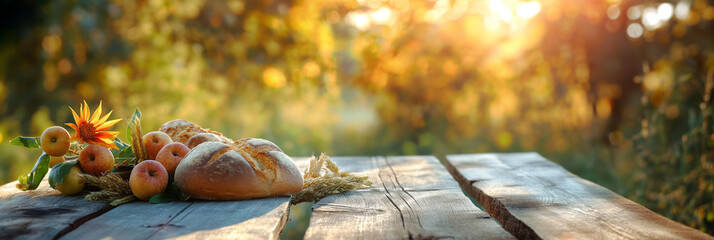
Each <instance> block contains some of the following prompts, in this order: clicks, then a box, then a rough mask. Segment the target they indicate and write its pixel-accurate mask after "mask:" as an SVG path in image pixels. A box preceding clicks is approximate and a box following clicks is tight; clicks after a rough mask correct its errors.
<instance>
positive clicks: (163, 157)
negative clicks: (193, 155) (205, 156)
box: [156, 142, 190, 177]
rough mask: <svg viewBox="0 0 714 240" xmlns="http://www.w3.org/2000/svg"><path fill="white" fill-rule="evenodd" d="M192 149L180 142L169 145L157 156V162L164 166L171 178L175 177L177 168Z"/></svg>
mask: <svg viewBox="0 0 714 240" xmlns="http://www.w3.org/2000/svg"><path fill="white" fill-rule="evenodd" d="M188 151H190V149H188V147H186V145H183V143H180V142H174V143H169V144H166V146H164V148H162V149H161V151H159V154H157V155H156V161H158V162H160V163H161V165H164V167H165V168H166V171H167V172H168V173H169V176H171V177H173V176H174V172H175V171H176V166H178V164H179V163H180V162H181V160H182V159H183V157H185V156H186V153H188Z"/></svg>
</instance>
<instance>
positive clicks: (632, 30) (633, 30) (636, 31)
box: [627, 23, 644, 38]
mask: <svg viewBox="0 0 714 240" xmlns="http://www.w3.org/2000/svg"><path fill="white" fill-rule="evenodd" d="M643 33H644V29H643V28H642V25H640V24H639V23H631V24H630V25H629V26H627V36H629V37H631V38H638V37H641V36H642V34H643Z"/></svg>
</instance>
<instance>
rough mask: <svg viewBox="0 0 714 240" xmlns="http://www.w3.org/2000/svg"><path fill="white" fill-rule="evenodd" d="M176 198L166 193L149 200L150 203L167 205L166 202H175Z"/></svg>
mask: <svg viewBox="0 0 714 240" xmlns="http://www.w3.org/2000/svg"><path fill="white" fill-rule="evenodd" d="M175 200H176V198H174V196H171V195H170V194H166V193H159V194H156V195H154V196H152V197H151V199H149V202H150V203H167V202H173V201H175Z"/></svg>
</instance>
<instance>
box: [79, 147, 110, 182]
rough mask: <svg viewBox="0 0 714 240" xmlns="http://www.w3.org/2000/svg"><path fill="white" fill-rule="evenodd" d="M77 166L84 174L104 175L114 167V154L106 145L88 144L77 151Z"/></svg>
mask: <svg viewBox="0 0 714 240" xmlns="http://www.w3.org/2000/svg"><path fill="white" fill-rule="evenodd" d="M79 167H80V168H82V172H84V173H86V174H91V175H94V176H101V175H104V174H105V173H107V172H109V171H111V170H112V168H114V155H112V152H111V151H109V148H107V147H104V146H99V145H89V146H87V147H85V148H84V149H82V152H80V153H79Z"/></svg>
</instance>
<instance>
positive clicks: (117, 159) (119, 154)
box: [111, 138, 134, 165]
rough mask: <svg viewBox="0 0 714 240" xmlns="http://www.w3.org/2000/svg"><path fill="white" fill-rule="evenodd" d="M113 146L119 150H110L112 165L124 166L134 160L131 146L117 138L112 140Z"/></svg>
mask: <svg viewBox="0 0 714 240" xmlns="http://www.w3.org/2000/svg"><path fill="white" fill-rule="evenodd" d="M114 144H116V145H117V147H118V148H119V149H111V151H112V155H114V165H124V164H126V163H127V162H129V161H131V160H132V159H134V152H133V151H132V147H131V145H129V144H127V143H125V142H122V141H121V140H120V139H119V138H116V139H114Z"/></svg>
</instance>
